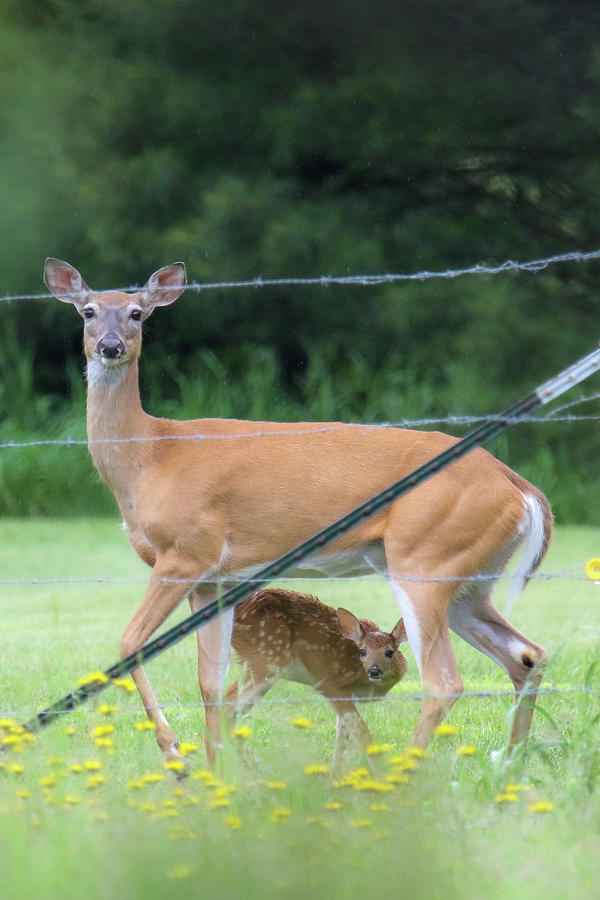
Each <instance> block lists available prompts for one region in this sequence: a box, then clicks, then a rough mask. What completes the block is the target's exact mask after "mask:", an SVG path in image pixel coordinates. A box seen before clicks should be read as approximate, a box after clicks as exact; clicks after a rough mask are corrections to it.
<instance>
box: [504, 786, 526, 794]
mask: <svg viewBox="0 0 600 900" xmlns="http://www.w3.org/2000/svg"><path fill="white" fill-rule="evenodd" d="M504 790H505V791H507V792H508V793H509V794H518V793H519V791H530V790H531V785H530V784H507V785H506V787H505V788H504Z"/></svg>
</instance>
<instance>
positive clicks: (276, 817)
mask: <svg viewBox="0 0 600 900" xmlns="http://www.w3.org/2000/svg"><path fill="white" fill-rule="evenodd" d="M291 814H292V811H291V809H289V807H287V806H276V807H275V809H274V810H273V811H272V812H271V821H272V822H275V824H278V823H279V822H285V821H286V819H288V818H289V817H290V816H291Z"/></svg>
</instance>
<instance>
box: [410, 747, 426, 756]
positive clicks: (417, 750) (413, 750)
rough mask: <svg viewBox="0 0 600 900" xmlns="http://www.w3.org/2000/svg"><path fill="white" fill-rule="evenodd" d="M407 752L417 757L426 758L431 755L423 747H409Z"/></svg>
mask: <svg viewBox="0 0 600 900" xmlns="http://www.w3.org/2000/svg"><path fill="white" fill-rule="evenodd" d="M405 753H406V755H407V756H413V757H414V758H415V759H426V758H427V757H428V756H429V753H428V752H427V750H424V749H423V747H407V748H406V750H405Z"/></svg>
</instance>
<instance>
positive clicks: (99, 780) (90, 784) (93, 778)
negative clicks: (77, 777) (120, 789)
mask: <svg viewBox="0 0 600 900" xmlns="http://www.w3.org/2000/svg"><path fill="white" fill-rule="evenodd" d="M101 784H106V775H102V774H97V775H88V777H87V778H86V780H85V786H86V788H88V790H89V789H90V788H97V787H100V785H101Z"/></svg>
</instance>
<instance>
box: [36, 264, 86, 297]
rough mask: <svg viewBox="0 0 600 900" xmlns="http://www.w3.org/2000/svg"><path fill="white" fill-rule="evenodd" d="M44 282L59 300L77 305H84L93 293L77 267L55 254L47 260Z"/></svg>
mask: <svg viewBox="0 0 600 900" xmlns="http://www.w3.org/2000/svg"><path fill="white" fill-rule="evenodd" d="M44 284H45V285H46V287H47V288H48V290H49V291H50V293H51V294H54V296H55V297H56V299H57V300H62V302H63V303H73V304H74V305H75V306H77V307H80V306H82V305H83V304H84V303H85V301H86V298H87V297H88V295H89V294H91V293H92V292H91V290H90V288H89V287H88V286H87V284H86V283H85V281H84V280H83V278H82V277H81V275H80V274H79V272H78V271H77V269H74V268H73V266H71V265H69V263H67V262H63V261H62V259H54V257H53V256H49V257H48V259H47V260H46V265H45V268H44Z"/></svg>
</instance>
